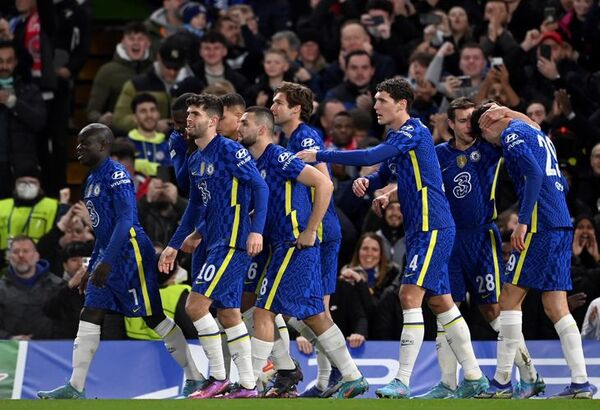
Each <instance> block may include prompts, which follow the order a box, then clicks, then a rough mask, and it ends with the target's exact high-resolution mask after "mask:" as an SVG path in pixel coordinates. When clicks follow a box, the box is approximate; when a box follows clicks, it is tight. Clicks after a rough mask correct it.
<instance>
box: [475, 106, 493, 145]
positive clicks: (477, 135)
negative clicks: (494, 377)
mask: <svg viewBox="0 0 600 410" xmlns="http://www.w3.org/2000/svg"><path fill="white" fill-rule="evenodd" d="M490 105H491V104H490V102H489V101H486V102H483V103H481V104H479V105H478V106H477V107H475V110H474V111H473V113H472V114H471V135H472V136H473V137H474V138H480V137H481V127H479V119H480V118H481V116H482V115H483V114H485V112H486V111H487V110H489V109H490Z"/></svg>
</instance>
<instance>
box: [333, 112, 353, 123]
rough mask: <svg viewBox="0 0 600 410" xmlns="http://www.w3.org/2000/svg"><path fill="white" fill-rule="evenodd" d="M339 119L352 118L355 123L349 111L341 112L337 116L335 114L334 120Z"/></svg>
mask: <svg viewBox="0 0 600 410" xmlns="http://www.w3.org/2000/svg"><path fill="white" fill-rule="evenodd" d="M337 117H344V118H350V119H351V120H352V122H354V118H353V117H352V115H350V113H349V112H348V111H340V112H338V113H337V114H335V115H334V116H333V119H334V120H335V119H336V118H337Z"/></svg>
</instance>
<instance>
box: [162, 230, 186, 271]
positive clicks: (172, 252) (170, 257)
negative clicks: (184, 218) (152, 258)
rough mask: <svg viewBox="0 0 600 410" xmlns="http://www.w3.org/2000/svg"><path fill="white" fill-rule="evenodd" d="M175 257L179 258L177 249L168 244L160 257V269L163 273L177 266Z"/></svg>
mask: <svg viewBox="0 0 600 410" xmlns="http://www.w3.org/2000/svg"><path fill="white" fill-rule="evenodd" d="M186 239H187V238H186ZM175 258H177V249H175V248H172V247H170V246H167V247H166V248H165V250H164V251H162V253H161V254H160V258H159V259H158V270H159V271H160V272H162V273H169V272H171V271H172V270H173V268H174V267H175Z"/></svg>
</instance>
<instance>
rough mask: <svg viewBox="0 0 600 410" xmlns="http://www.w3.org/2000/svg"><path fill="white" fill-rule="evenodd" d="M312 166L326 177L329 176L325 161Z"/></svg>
mask: <svg viewBox="0 0 600 410" xmlns="http://www.w3.org/2000/svg"><path fill="white" fill-rule="evenodd" d="M313 167H314V168H316V169H318V170H319V171H320V172H321V174H323V175H325V176H326V177H327V178H330V179H331V177H330V176H329V168H327V164H326V163H325V162H320V163H318V164H315V165H313Z"/></svg>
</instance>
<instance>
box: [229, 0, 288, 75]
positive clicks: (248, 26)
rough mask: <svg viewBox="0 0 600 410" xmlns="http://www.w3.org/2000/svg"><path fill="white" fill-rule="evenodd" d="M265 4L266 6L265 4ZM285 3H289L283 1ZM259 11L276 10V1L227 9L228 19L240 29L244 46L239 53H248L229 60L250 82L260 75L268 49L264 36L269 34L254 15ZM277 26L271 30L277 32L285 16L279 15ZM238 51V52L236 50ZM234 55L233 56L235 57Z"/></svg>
mask: <svg viewBox="0 0 600 410" xmlns="http://www.w3.org/2000/svg"><path fill="white" fill-rule="evenodd" d="M263 3H264V4H263ZM280 3H281V2H280ZM283 3H287V1H285V0H283ZM255 8H256V9H258V11H266V10H269V9H270V10H271V11H272V10H274V9H276V8H277V5H276V2H275V1H269V2H261V3H257V2H253V4H252V7H251V6H250V5H248V4H236V5H233V6H230V7H229V8H228V9H227V17H229V18H231V19H232V20H233V21H234V22H235V23H237V24H238V26H239V27H240V35H241V39H240V40H239V44H240V45H243V48H241V49H240V50H239V51H244V50H245V51H247V53H246V54H244V53H242V54H241V55H240V56H239V57H238V58H235V60H234V59H231V60H229V63H230V64H231V65H232V67H233V68H234V69H236V70H238V72H240V73H243V74H244V76H245V77H246V78H248V79H249V80H250V81H252V80H254V79H255V78H256V77H257V76H258V74H259V73H260V65H259V64H260V59H261V58H262V52H263V50H266V49H267V48H268V44H267V41H266V40H265V37H264V36H263V34H268V33H267V32H266V31H265V30H260V31H259V27H258V23H259V19H258V17H257V16H256V14H255V13H254V9H255ZM276 18H277V24H271V25H270V27H269V31H270V30H276V31H277V27H279V26H280V25H281V24H282V23H284V22H283V19H284V18H285V16H283V15H281V14H280V15H277V16H276ZM284 24H285V23H284ZM234 51H238V50H234ZM233 55H234V54H232V56H233Z"/></svg>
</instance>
